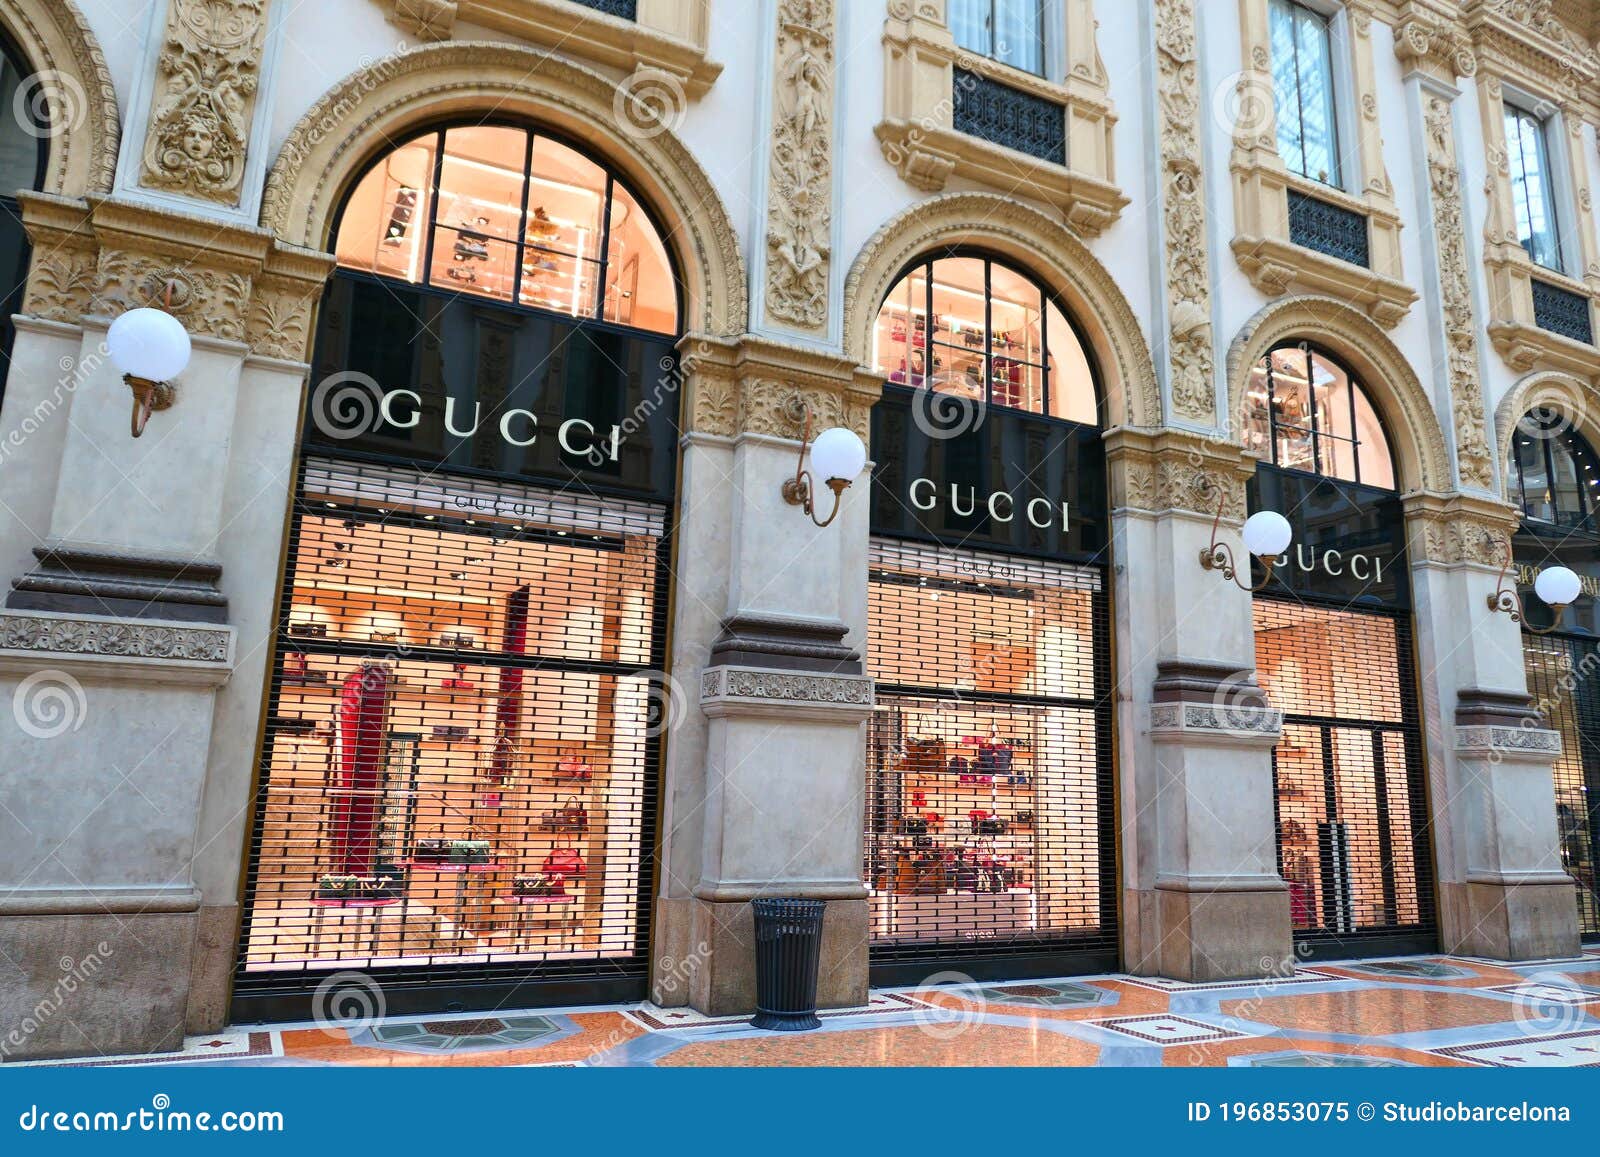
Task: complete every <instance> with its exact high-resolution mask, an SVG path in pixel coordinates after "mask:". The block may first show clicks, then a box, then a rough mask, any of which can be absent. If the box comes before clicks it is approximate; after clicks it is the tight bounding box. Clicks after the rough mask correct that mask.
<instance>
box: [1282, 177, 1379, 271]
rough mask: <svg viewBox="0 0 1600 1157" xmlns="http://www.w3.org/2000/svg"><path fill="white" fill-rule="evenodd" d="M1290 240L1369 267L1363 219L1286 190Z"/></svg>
mask: <svg viewBox="0 0 1600 1157" xmlns="http://www.w3.org/2000/svg"><path fill="white" fill-rule="evenodd" d="M1289 240H1290V241H1291V242H1293V243H1294V244H1296V245H1299V246H1301V247H1302V248H1305V249H1311V250H1314V251H1316V252H1317V253H1322V254H1325V255H1326V256H1328V257H1334V258H1337V259H1338V260H1340V261H1345V262H1348V263H1349V264H1351V265H1359V266H1361V267H1362V268H1363V269H1367V268H1370V267H1371V264H1372V256H1371V252H1370V250H1369V248H1368V244H1367V219H1366V217H1364V216H1363V215H1362V214H1360V213H1357V212H1355V211H1353V210H1351V209H1346V208H1344V206H1342V205H1335V204H1333V203H1331V202H1329V201H1324V200H1322V199H1321V198H1319V197H1312V196H1309V195H1307V194H1305V193H1302V192H1299V191H1298V190H1295V189H1290V190H1289Z"/></svg>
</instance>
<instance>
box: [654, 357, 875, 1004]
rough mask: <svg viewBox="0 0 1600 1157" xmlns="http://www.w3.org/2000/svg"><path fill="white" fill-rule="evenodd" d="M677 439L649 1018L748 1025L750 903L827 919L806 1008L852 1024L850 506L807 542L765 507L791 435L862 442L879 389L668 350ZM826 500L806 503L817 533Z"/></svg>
mask: <svg viewBox="0 0 1600 1157" xmlns="http://www.w3.org/2000/svg"><path fill="white" fill-rule="evenodd" d="M681 348H682V349H683V351H684V364H685V367H686V373H687V389H688V397H687V399H686V402H685V410H684V421H685V425H686V427H687V429H688V431H689V432H688V434H687V435H686V438H685V445H684V452H683V453H684V459H683V490H682V506H681V510H682V516H681V518H680V521H679V525H678V529H677V533H678V543H677V557H678V566H677V576H678V587H677V594H676V601H675V613H674V622H673V668H672V669H673V673H674V679H675V680H676V682H677V684H678V685H679V687H680V688H682V689H683V693H685V694H686V695H688V696H690V697H691V698H693V699H695V700H696V701H697V702H698V704H699V708H700V709H699V711H690V712H688V713H687V716H688V717H687V718H686V719H685V720H684V722H683V723H682V724H681V725H680V726H679V727H678V728H676V729H675V730H674V731H673V732H672V734H671V736H670V739H669V742H668V753H667V766H666V789H665V805H664V813H665V814H664V817H663V824H662V864H663V874H662V881H661V900H660V902H659V905H658V909H657V912H658V926H657V935H656V945H657V948H656V959H655V962H654V964H655V967H654V980H653V986H652V992H653V998H654V999H655V1000H656V1001H657V1002H658V1003H661V1004H664V1005H681V1004H685V1003H688V1004H692V1005H693V1006H694V1007H695V1008H698V1009H700V1010H701V1011H703V1012H707V1013H713V1014H727V1013H734V1012H748V1011H750V1010H752V1009H753V1008H754V1007H755V972H754V967H755V952H754V937H753V932H752V912H751V907H750V901H751V900H752V899H753V898H755V897H757V896H762V895H782V896H800V897H809V898H815V899H821V900H825V901H827V904H828V909H827V915H826V918H825V921H824V927H823V956H822V969H821V977H820V981H819V992H818V999H819V1001H820V1002H821V1004H822V1005H823V1006H825V1007H842V1006H850V1005H859V1004H863V1003H865V1001H866V992H867V900H866V888H865V887H864V885H863V883H862V876H861V863H862V825H863V822H864V816H863V810H864V806H865V804H864V788H865V764H864V743H863V736H862V728H863V724H864V722H865V720H866V718H867V716H868V714H869V713H870V711H871V708H872V682H871V680H870V679H869V678H867V677H866V676H865V675H864V674H863V673H862V661H861V655H860V652H861V649H862V647H863V646H864V644H865V636H866V583H867V560H866V548H867V486H866V478H865V476H863V477H862V479H860V480H858V481H857V483H856V484H855V485H854V486H852V487H851V489H849V490H847V491H846V492H845V494H844V498H843V502H842V505H841V508H840V511H839V515H838V518H837V520H836V521H835V522H834V523H833V524H832V525H831V526H828V527H827V528H825V529H818V528H816V527H815V526H813V525H812V524H811V522H810V520H809V519H807V517H806V515H805V514H804V513H803V512H802V511H801V509H800V508H799V507H797V506H791V505H789V504H788V503H787V502H785V501H784V498H783V494H782V487H783V482H784V480H785V479H787V478H792V477H793V476H794V472H795V464H796V459H797V454H798V450H799V441H798V439H799V435H800V432H801V420H802V415H801V413H800V411H799V410H798V408H797V407H798V406H799V405H805V406H809V407H810V409H811V411H812V413H813V418H814V420H813V430H814V431H816V430H821V429H824V428H826V427H829V426H834V425H846V426H849V427H851V428H852V429H854V430H855V431H856V432H857V433H858V434H861V435H862V436H863V437H865V435H866V425H867V414H868V411H869V409H870V407H871V405H872V403H873V402H874V401H875V400H876V398H877V394H878V390H879V388H880V383H879V381H878V380H877V379H876V378H874V377H873V376H871V375H868V374H866V373H864V372H862V371H859V370H857V369H856V368H855V367H854V366H852V365H851V364H850V363H849V362H848V361H845V360H843V359H841V358H838V357H837V356H834V355H829V354H822V353H814V352H811V351H807V350H802V349H799V348H797V347H793V346H787V345H781V344H778V343H774V342H770V341H765V340H762V339H757V338H753V337H749V336H747V337H746V338H745V339H743V340H742V341H739V342H726V341H721V340H715V339H709V338H703V337H698V336H695V335H691V336H690V337H688V338H685V339H684V342H683V345H682V347H681ZM831 502H832V496H831V495H827V494H825V495H823V496H821V498H820V504H819V513H820V514H821V515H822V516H824V517H825V516H826V514H827V512H828V510H829V508H830V506H831Z"/></svg>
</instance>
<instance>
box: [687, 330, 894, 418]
mask: <svg viewBox="0 0 1600 1157" xmlns="http://www.w3.org/2000/svg"><path fill="white" fill-rule="evenodd" d="M686 340H693V341H694V342H695V344H696V347H697V348H696V354H695V357H694V361H693V365H692V367H691V369H690V370H689V372H688V374H687V393H688V397H687V402H686V406H685V411H686V413H685V418H686V421H687V424H688V425H687V428H688V429H689V430H691V431H693V432H695V433H697V434H711V435H715V436H717V437H723V438H732V437H736V436H738V435H739V434H764V435H767V436H769V437H773V438H795V439H797V438H799V437H800V434H801V429H802V425H801V423H802V418H801V411H800V409H799V408H798V407H799V405H800V404H804V405H805V406H808V407H810V409H811V414H812V424H813V426H814V427H815V428H818V429H821V428H825V427H828V426H847V427H849V428H850V429H852V430H854V431H855V432H856V433H857V434H859V435H860V436H861V437H862V438H863V439H865V438H866V437H867V436H868V427H869V425H870V415H871V412H872V406H873V403H875V402H876V401H877V400H878V395H879V394H880V393H881V392H882V388H883V385H882V380H881V379H880V378H878V377H877V376H876V375H873V374H869V373H866V372H865V371H863V370H861V369H860V368H859V367H858V366H857V365H856V364H855V363H854V362H853V361H849V360H847V359H843V358H840V357H838V356H836V355H831V354H826V353H820V352H816V351H813V350H810V349H806V348H802V347H800V346H794V345H789V344H787V343H784V342H775V341H770V340H767V339H759V338H752V337H748V336H747V337H745V338H744V339H742V340H741V341H738V342H732V341H712V340H710V339H706V338H704V337H697V338H694V339H686Z"/></svg>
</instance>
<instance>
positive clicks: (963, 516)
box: [872, 385, 1108, 562]
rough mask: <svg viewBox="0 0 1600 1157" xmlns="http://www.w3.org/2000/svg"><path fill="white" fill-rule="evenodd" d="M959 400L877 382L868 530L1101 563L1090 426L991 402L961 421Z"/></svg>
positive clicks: (1101, 502)
mask: <svg viewBox="0 0 1600 1157" xmlns="http://www.w3.org/2000/svg"><path fill="white" fill-rule="evenodd" d="M961 404H962V403H959V402H957V401H956V400H955V399H949V398H941V396H940V395H937V394H929V393H927V392H925V391H917V390H910V389H905V388H902V387H898V386H892V385H891V386H886V387H885V388H884V391H883V398H882V400H881V401H879V402H878V404H877V405H876V406H875V407H874V408H873V411H872V457H873V460H874V462H875V465H874V467H873V473H872V531H873V533H874V534H885V535H892V536H895V537H899V538H914V539H921V540H923V541H928V542H937V543H941V544H944V545H946V546H958V547H968V548H971V549H975V550H998V551H1005V552H1008V553H1014V554H1032V555H1046V556H1049V557H1051V558H1062V559H1068V560H1071V561H1075V562H1096V561H1104V560H1103V557H1102V556H1103V554H1104V552H1105V549H1106V543H1107V539H1108V535H1107V529H1106V480H1105V479H1106V471H1105V451H1104V448H1103V446H1102V444H1101V441H1100V431H1099V429H1097V428H1096V427H1093V426H1082V425H1078V424H1076V423H1073V422H1062V421H1057V420H1054V419H1049V418H1041V417H1038V416H1036V415H1033V414H1024V413H1019V412H1016V411H1012V410H1000V409H990V410H988V411H987V412H984V413H982V414H980V415H974V416H972V418H971V420H965V419H964V418H963V416H962V414H961V413H960V412H958V411H957V410H956V409H955V408H954V407H957V406H960V405H961ZM942 407H950V408H942ZM969 413H970V412H969ZM952 421H953V423H954V427H955V429H956V430H957V431H958V432H955V433H951V432H950V429H951V425H952ZM965 427H970V428H965Z"/></svg>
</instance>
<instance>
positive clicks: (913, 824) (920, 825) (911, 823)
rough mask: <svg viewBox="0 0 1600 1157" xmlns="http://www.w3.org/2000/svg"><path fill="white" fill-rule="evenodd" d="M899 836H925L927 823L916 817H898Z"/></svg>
mask: <svg viewBox="0 0 1600 1157" xmlns="http://www.w3.org/2000/svg"><path fill="white" fill-rule="evenodd" d="M900 834H901V835H906V836H925V835H927V834H928V821H927V820H925V819H920V818H918V817H917V816H901V817H900Z"/></svg>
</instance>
